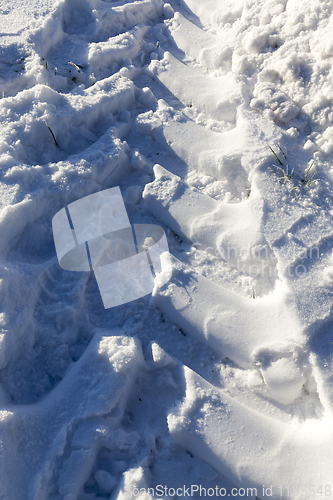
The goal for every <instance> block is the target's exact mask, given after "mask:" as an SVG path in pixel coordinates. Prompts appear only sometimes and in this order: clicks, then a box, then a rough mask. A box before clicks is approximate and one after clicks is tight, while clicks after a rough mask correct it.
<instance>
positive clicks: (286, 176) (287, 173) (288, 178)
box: [268, 145, 294, 181]
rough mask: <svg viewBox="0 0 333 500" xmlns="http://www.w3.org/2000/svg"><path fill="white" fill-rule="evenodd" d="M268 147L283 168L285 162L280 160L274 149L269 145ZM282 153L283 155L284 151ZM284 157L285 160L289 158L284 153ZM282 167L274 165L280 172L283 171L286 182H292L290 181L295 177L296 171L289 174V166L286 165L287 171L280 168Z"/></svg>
mask: <svg viewBox="0 0 333 500" xmlns="http://www.w3.org/2000/svg"><path fill="white" fill-rule="evenodd" d="M268 147H269V149H270V150H271V151H272V153H273V155H274V156H275V158H276V159H277V161H278V162H279V164H280V165H282V166H283V162H282V161H281V160H280V158H279V157H278V155H277V154H276V153H275V151H274V149H273V148H271V147H270V146H269V145H268ZM279 149H280V150H281V151H282V149H281V148H280V147H279ZM282 153H283V151H282ZM283 156H284V157H285V158H287V157H286V155H285V154H284V153H283ZM280 165H274V166H275V167H276V168H278V169H279V170H281V172H282V173H283V177H284V180H286V181H290V180H291V178H292V176H293V173H294V169H292V171H291V172H289V165H286V169H285V170H284V169H283V168H282V166H280Z"/></svg>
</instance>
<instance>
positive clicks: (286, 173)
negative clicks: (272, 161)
mask: <svg viewBox="0 0 333 500" xmlns="http://www.w3.org/2000/svg"><path fill="white" fill-rule="evenodd" d="M268 147H269V149H270V150H271V151H272V153H273V155H274V156H275V158H276V159H277V161H278V162H279V165H274V166H275V167H276V168H278V169H279V170H281V172H282V173H283V180H286V181H290V180H291V178H292V176H293V173H294V169H292V170H291V171H289V166H288V165H286V167H285V169H284V168H282V167H283V166H284V165H283V162H282V161H281V159H280V158H279V156H278V155H277V153H276V152H275V151H274V149H273V148H271V146H270V145H268ZM279 149H280V151H281V152H282V154H283V156H284V157H285V158H286V159H287V157H286V155H285V154H284V152H283V151H282V149H281V148H280V146H279ZM317 158H318V156H317V157H316V158H314V159H313V161H312V162H311V164H310V166H309V167H308V168H307V169H306V171H305V174H304V176H303V179H302V181H301V182H303V183H304V184H305V186H307V187H310V186H311V184H312V183H313V182H316V181H318V179H314V178H313V177H314V175H315V174H313V175H312V176H311V177H310V178H308V175H309V173H310V170H311V169H312V167H313V165H314V164H315V162H316V160H317ZM293 189H296V186H295V187H294V188H293Z"/></svg>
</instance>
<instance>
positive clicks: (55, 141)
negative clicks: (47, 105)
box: [44, 119, 59, 148]
mask: <svg viewBox="0 0 333 500" xmlns="http://www.w3.org/2000/svg"><path fill="white" fill-rule="evenodd" d="M44 123H45V125H46V126H47V128H48V129H49V131H50V133H51V135H52V137H53V140H54V144H55V145H56V146H57V148H58V147H59V144H58V143H57V140H56V138H55V135H54V133H53V132H52V129H51V127H50V126H49V125H48V124H47V123H46V120H45V119H44Z"/></svg>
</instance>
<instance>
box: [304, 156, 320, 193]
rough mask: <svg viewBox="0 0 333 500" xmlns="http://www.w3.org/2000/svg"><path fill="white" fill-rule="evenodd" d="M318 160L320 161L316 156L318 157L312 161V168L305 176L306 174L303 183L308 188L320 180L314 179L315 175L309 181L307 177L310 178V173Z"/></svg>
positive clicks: (309, 168) (308, 169) (307, 170)
mask: <svg viewBox="0 0 333 500" xmlns="http://www.w3.org/2000/svg"><path fill="white" fill-rule="evenodd" d="M317 159H318V156H316V157H315V158H314V159H313V160H312V162H311V164H310V166H309V167H308V168H307V169H306V171H305V174H304V176H303V179H302V182H304V184H305V185H306V186H308V187H309V186H311V184H312V183H313V182H317V181H318V179H314V176H315V174H312V176H311V177H310V178H309V179H307V177H308V175H309V173H310V170H311V169H312V167H313V165H314V164H315V162H316V161H317Z"/></svg>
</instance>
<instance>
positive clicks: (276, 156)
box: [268, 144, 283, 165]
mask: <svg viewBox="0 0 333 500" xmlns="http://www.w3.org/2000/svg"><path fill="white" fill-rule="evenodd" d="M268 147H269V149H270V150H271V151H272V153H273V155H274V156H275V158H276V159H277V161H278V162H279V163H280V165H283V163H282V161H281V160H280V158H279V157H278V155H277V154H276V153H275V151H274V149H272V148H271V147H270V145H269V144H268Z"/></svg>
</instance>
